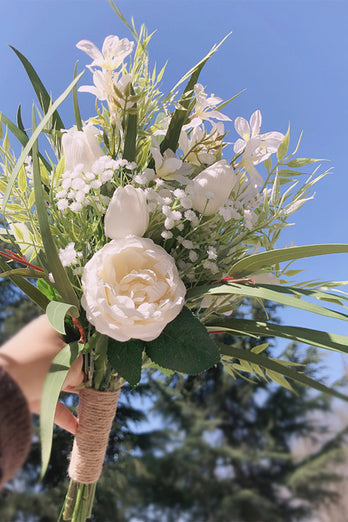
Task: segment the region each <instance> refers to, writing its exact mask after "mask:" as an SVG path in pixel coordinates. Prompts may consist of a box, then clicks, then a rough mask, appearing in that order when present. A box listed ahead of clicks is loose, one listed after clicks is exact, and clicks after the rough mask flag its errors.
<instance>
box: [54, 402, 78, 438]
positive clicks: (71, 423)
mask: <svg viewBox="0 0 348 522" xmlns="http://www.w3.org/2000/svg"><path fill="white" fill-rule="evenodd" d="M54 422H55V424H57V426H60V427H61V428H63V429H64V430H66V431H69V432H70V433H72V434H73V435H76V431H77V426H78V420H77V418H76V417H75V415H73V414H72V412H71V411H70V410H69V408H67V407H66V406H65V404H63V403H62V402H58V403H57V408H56V414H55V417H54Z"/></svg>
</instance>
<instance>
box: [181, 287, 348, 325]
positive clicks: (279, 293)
mask: <svg viewBox="0 0 348 522" xmlns="http://www.w3.org/2000/svg"><path fill="white" fill-rule="evenodd" d="M204 288H205V290H206V291H205V292H204V293H205V294H209V295H220V294H222V295H228V294H232V295H242V296H245V297H254V298H258V299H266V300H268V301H273V302H275V303H279V304H282V305H285V306H291V307H292V308H299V309H300V310H306V311H307V312H312V313H314V314H318V315H323V316H326V317H331V318H333V319H341V320H344V321H348V315H346V314H344V313H342V312H336V311H335V310H331V309H330V308H325V307H324V306H321V305H318V304H315V303H311V302H309V301H304V300H303V299H299V297H301V294H302V295H305V294H304V293H303V292H301V290H300V291H298V290H297V289H296V288H294V289H293V288H291V287H284V286H277V285H255V286H254V285H250V284H245V285H242V284H238V283H233V281H231V282H229V283H227V284H221V285H214V286H206V287H196V288H194V289H193V290H192V292H191V293H190V294H189V295H190V297H192V295H194V293H195V292H198V291H199V289H201V290H203V289H204ZM313 293H314V292H313ZM307 295H308V294H307Z"/></svg>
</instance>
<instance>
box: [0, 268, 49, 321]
mask: <svg viewBox="0 0 348 522" xmlns="http://www.w3.org/2000/svg"><path fill="white" fill-rule="evenodd" d="M8 268H9V265H8V264H7V263H6V262H5V261H4V260H3V259H1V258H0V269H1V270H2V272H9V270H8ZM41 275H42V274H41ZM7 277H8V278H9V279H10V281H12V283H13V284H15V285H16V286H17V287H18V288H19V289H20V290H22V292H24V293H25V295H27V296H28V297H29V299H31V300H32V301H33V302H34V303H35V304H37V305H38V306H39V307H40V308H41V310H42V311H43V312H44V311H45V310H46V307H47V305H48V303H49V300H48V299H47V297H46V296H45V295H44V294H43V293H42V292H40V290H39V289H38V288H36V286H34V285H33V284H32V283H30V282H29V281H27V280H26V279H24V277H22V276H19V275H11V274H10V273H9V274H8V276H7Z"/></svg>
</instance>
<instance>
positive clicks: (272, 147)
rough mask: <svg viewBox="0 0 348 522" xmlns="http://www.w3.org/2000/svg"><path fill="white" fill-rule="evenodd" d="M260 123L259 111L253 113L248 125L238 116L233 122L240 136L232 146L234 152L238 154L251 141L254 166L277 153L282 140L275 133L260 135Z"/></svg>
mask: <svg viewBox="0 0 348 522" xmlns="http://www.w3.org/2000/svg"><path fill="white" fill-rule="evenodd" d="M261 123H262V115H261V112H260V110H257V111H255V112H253V114H252V115H251V117H250V121H249V123H248V122H247V120H246V119H244V118H242V117H240V116H238V118H236V119H235V121H234V127H235V129H236V131H237V132H238V134H239V136H241V138H239V139H238V140H237V141H236V142H235V144H234V147H233V148H234V152H235V153H236V154H240V153H241V152H243V150H244V149H245V148H246V146H247V144H248V142H249V141H253V145H252V147H251V148H252V149H253V150H254V156H255V157H254V159H253V162H254V165H257V164H259V163H261V162H262V161H265V160H266V159H267V158H269V157H270V155H271V154H273V153H274V152H277V150H278V147H279V145H280V142H281V141H282V139H283V138H284V134H282V133H281V132H276V131H274V132H266V133H265V134H260V128H261ZM255 138H256V139H255Z"/></svg>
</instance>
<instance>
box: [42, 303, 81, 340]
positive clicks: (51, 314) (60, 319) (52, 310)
mask: <svg viewBox="0 0 348 522" xmlns="http://www.w3.org/2000/svg"><path fill="white" fill-rule="evenodd" d="M67 314H69V315H71V316H72V317H78V314H79V312H78V309H77V308H76V307H75V306H73V305H70V304H67V303H59V302H57V301H51V302H50V303H49V304H48V306H47V308H46V315H47V318H48V320H49V322H50V324H51V326H53V328H54V329H55V330H57V332H59V333H61V334H63V335H65V334H66V331H65V317H66V315H67Z"/></svg>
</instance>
